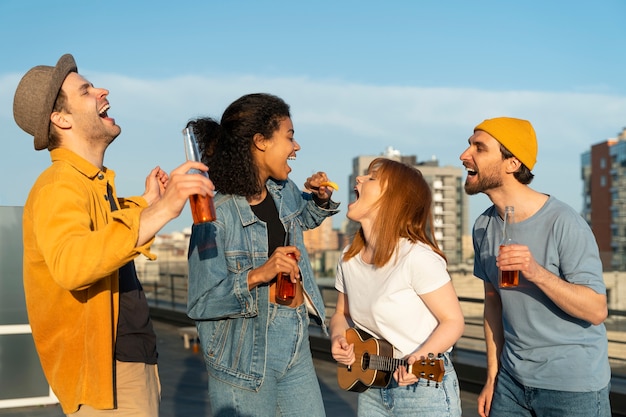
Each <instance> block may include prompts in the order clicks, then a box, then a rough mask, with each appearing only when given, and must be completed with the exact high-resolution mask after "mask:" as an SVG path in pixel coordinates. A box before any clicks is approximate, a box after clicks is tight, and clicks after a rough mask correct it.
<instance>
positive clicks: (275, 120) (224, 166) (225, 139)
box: [187, 93, 291, 197]
mask: <svg viewBox="0 0 626 417" xmlns="http://www.w3.org/2000/svg"><path fill="white" fill-rule="evenodd" d="M289 117H291V115H290V112H289V105H288V104H287V103H285V102H284V101H283V100H282V99H281V98H279V97H276V96H274V95H271V94H265V93H256V94H248V95H245V96H243V97H240V98H239V99H237V100H235V101H234V102H233V103H231V104H230V105H229V106H228V107H227V108H226V110H224V114H223V115H222V119H221V122H220V123H218V122H217V121H216V120H215V119H212V118H210V117H204V118H198V119H195V120H191V121H189V123H187V127H191V128H192V129H193V131H194V133H195V135H196V138H197V140H198V147H199V148H200V152H201V153H202V162H204V163H205V164H206V165H207V166H208V167H209V175H210V177H211V181H213V184H214V185H215V189H216V191H218V192H220V193H223V194H234V195H240V196H244V197H251V196H254V195H258V194H259V193H260V192H261V191H262V187H263V186H264V185H263V184H259V181H260V180H259V171H258V167H257V166H256V165H255V162H254V158H253V157H252V147H253V145H254V142H253V138H254V135H255V134H257V133H259V134H261V135H263V136H264V137H265V138H270V137H271V136H272V135H273V134H274V132H275V131H276V130H278V128H279V127H280V122H281V121H282V120H283V119H285V118H289Z"/></svg>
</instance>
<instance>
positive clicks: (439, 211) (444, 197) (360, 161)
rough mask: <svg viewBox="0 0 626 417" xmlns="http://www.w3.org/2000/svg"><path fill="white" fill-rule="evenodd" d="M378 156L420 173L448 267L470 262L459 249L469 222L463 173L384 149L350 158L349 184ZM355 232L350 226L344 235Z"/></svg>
mask: <svg viewBox="0 0 626 417" xmlns="http://www.w3.org/2000/svg"><path fill="white" fill-rule="evenodd" d="M381 156H383V157H385V158H389V159H393V160H396V161H400V162H404V163H406V164H409V165H413V166H415V167H417V168H418V169H419V170H420V171H421V173H422V175H423V176H424V178H425V179H426V182H428V184H429V185H430V187H431V189H432V192H433V205H434V207H433V216H434V228H435V230H434V235H435V238H436V239H437V242H438V243H439V246H440V247H441V249H442V250H443V251H444V253H445V254H446V257H447V258H448V264H450V265H453V264H459V263H463V262H465V261H466V260H468V259H470V258H471V257H472V256H473V254H472V253H468V252H467V245H463V231H464V230H467V229H468V227H467V226H468V221H469V220H468V218H469V209H468V202H467V195H466V194H465V190H464V188H463V175H464V170H463V169H462V168H460V167H452V166H445V167H441V166H439V161H438V160H437V158H436V157H434V156H433V157H432V158H431V159H430V160H428V161H423V162H420V161H418V160H417V156H416V155H410V156H409V155H402V154H401V153H400V151H398V150H396V149H393V148H392V147H388V148H387V149H386V150H385V152H383V153H382V154H380V155H376V156H372V155H366V156H357V157H356V158H354V159H353V160H352V173H351V174H350V178H349V184H351V185H353V184H355V183H356V177H357V176H359V175H363V174H365V173H366V172H367V168H368V166H369V164H370V163H371V162H372V161H373V160H374V159H376V158H379V157H381ZM349 189H350V195H349V201H354V199H355V197H356V195H355V193H354V190H353V186H350V187H349ZM357 229H358V224H356V223H354V222H350V224H349V225H348V227H347V230H346V235H349V236H352V235H353V234H354V232H355V231H356V230H357ZM464 247H465V248H466V249H465V250H464Z"/></svg>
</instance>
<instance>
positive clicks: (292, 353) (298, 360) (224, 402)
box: [209, 304, 326, 417]
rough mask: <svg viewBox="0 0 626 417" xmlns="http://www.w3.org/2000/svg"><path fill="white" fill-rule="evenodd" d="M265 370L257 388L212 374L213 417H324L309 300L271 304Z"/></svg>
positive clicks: (210, 389) (210, 396)
mask: <svg viewBox="0 0 626 417" xmlns="http://www.w3.org/2000/svg"><path fill="white" fill-rule="evenodd" d="M268 345H269V346H268V349H267V362H266V368H265V375H264V377H263V384H262V385H261V389H260V390H259V391H257V392H255V391H249V390H245V389H240V388H237V387H234V386H232V385H230V384H228V383H225V382H222V381H220V380H218V379H216V378H214V377H211V376H210V375H209V400H210V403H211V410H212V413H213V414H212V415H213V416H215V417H230V416H233V417H235V416H237V417H262V416H267V417H275V416H293V417H300V416H301V417H309V416H311V417H325V415H326V413H325V411H324V403H323V401H322V393H321V390H320V386H319V381H318V380H317V375H316V374H315V368H314V366H313V359H312V357H311V348H310V345H309V316H308V313H307V309H306V306H305V305H301V306H299V307H297V308H290V307H286V306H281V305H278V304H270V322H269V329H268Z"/></svg>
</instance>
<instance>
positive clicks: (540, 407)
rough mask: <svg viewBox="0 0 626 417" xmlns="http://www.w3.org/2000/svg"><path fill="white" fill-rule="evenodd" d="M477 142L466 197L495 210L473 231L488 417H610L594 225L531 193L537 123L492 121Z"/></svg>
mask: <svg viewBox="0 0 626 417" xmlns="http://www.w3.org/2000/svg"><path fill="white" fill-rule="evenodd" d="M468 142H469V146H468V148H467V149H466V150H465V151H464V152H463V153H462V154H461V156H460V159H461V161H463V165H464V166H465V168H466V170H467V179H466V181H465V191H466V192H467V193H468V194H470V195H473V194H478V193H484V194H486V195H487V196H488V197H489V199H490V200H491V202H492V203H493V205H492V206H491V207H489V208H488V209H487V210H485V212H483V213H482V214H481V215H480V216H479V217H478V219H476V222H475V223H474V229H473V242H474V253H475V255H474V275H476V276H477V277H478V278H480V279H481V280H483V281H484V288H485V305H484V309H485V311H484V317H485V322H484V325H485V342H486V348H487V349H486V351H487V380H486V383H485V386H484V388H483V390H482V392H481V394H480V395H479V397H478V412H479V414H480V415H481V416H487V415H489V416H491V417H494V416H496V417H497V416H506V417H511V416H528V417H530V416H563V417H572V416H584V417H589V416H607V417H609V416H610V415H611V407H610V403H609V381H610V378H611V369H610V366H609V362H608V343H607V335H606V329H605V327H604V324H603V322H604V320H605V319H606V317H607V315H608V309H607V301H606V287H605V284H604V281H603V278H602V263H601V261H600V256H599V252H598V247H597V245H596V241H595V239H594V236H593V234H592V232H591V229H590V227H589V225H587V223H586V222H585V221H584V220H583V218H582V217H581V216H580V215H579V214H578V213H576V211H574V210H573V209H572V208H571V207H569V206H567V205H566V204H564V203H562V202H561V201H559V200H557V199H556V198H555V197H554V196H551V195H547V194H543V193H540V192H538V191H535V190H533V189H531V188H530V187H529V185H528V184H530V182H531V181H532V179H533V177H534V175H533V174H532V172H531V170H532V169H533V168H534V166H535V162H536V161H537V137H536V135H535V130H534V129H533V127H532V125H531V124H530V123H529V122H528V121H526V120H522V119H515V118H510V117H497V118H494V119H488V120H485V121H483V122H482V123H480V124H479V125H478V126H476V127H475V128H474V133H473V135H472V136H470V138H469V140H468ZM507 206H513V207H514V212H515V221H516V222H515V224H514V226H513V230H514V239H515V242H516V243H514V244H511V245H506V246H500V244H501V242H502V234H503V226H504V222H503V218H504V211H505V207H507ZM507 227H508V225H507ZM499 270H501V271H518V272H519V282H518V285H517V286H513V287H501V286H500V284H499V279H498V276H499Z"/></svg>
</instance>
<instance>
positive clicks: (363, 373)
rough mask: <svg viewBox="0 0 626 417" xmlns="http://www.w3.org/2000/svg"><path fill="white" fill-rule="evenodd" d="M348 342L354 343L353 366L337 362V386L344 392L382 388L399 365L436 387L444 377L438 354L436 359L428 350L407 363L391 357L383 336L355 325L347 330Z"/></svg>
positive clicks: (390, 351)
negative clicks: (425, 353) (420, 357)
mask: <svg viewBox="0 0 626 417" xmlns="http://www.w3.org/2000/svg"><path fill="white" fill-rule="evenodd" d="M346 339H347V340H348V343H354V356H355V360H354V363H353V364H352V365H349V366H348V365H343V364H340V363H338V364H337V365H338V367H337V381H338V383H339V387H340V388H341V389H344V390H346V391H353V392H363V391H365V390H367V389H368V388H369V387H378V388H385V387H387V386H388V385H389V383H390V382H391V378H392V376H393V373H394V372H395V370H396V369H398V367H399V366H405V367H407V370H408V371H409V372H410V373H412V374H413V375H415V376H416V377H418V378H420V379H422V378H425V379H427V380H428V381H429V383H430V381H435V387H438V386H439V383H440V382H441V381H442V380H443V375H444V373H445V369H444V366H443V359H441V354H439V355H438V357H437V358H435V355H433V354H432V353H430V354H429V355H428V358H422V359H421V360H417V361H415V363H413V365H408V364H407V363H406V361H405V360H404V359H396V358H394V357H393V346H392V345H391V344H390V343H389V342H387V341H386V340H383V339H376V338H375V337H373V336H372V335H370V334H368V333H367V332H364V331H363V330H359V329H356V328H350V329H348V330H346Z"/></svg>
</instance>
